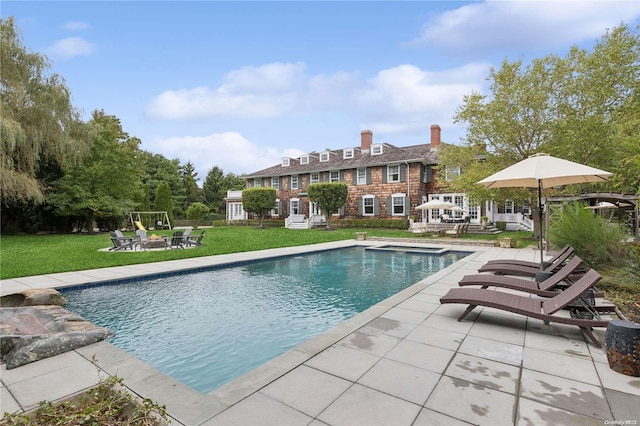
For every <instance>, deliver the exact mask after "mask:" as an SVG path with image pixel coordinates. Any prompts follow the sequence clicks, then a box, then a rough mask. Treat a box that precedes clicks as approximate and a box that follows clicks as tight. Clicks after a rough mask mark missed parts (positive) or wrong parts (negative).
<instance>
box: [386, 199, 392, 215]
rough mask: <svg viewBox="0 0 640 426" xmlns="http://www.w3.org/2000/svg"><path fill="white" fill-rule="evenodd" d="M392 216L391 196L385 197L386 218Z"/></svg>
mask: <svg viewBox="0 0 640 426" xmlns="http://www.w3.org/2000/svg"><path fill="white" fill-rule="evenodd" d="M391 215H393V204H392V203H391V196H388V197H387V216H391Z"/></svg>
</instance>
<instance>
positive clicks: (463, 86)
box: [354, 63, 489, 134]
mask: <svg viewBox="0 0 640 426" xmlns="http://www.w3.org/2000/svg"><path fill="white" fill-rule="evenodd" d="M488 68H489V65H488V64H481V63H476V64H468V65H465V66H463V67H460V68H455V69H451V70H446V71H440V72H432V71H425V70H422V69H420V68H418V67H416V66H414V65H400V66H398V67H394V68H389V69H386V70H382V71H380V72H379V73H378V74H377V75H376V76H375V77H373V78H371V79H369V80H368V81H367V82H366V83H365V85H364V86H363V87H362V89H361V90H359V91H358V92H357V93H356V94H355V95H354V99H355V104H356V105H358V109H359V112H360V114H361V115H362V116H361V119H362V120H364V122H365V127H367V128H371V129H377V130H378V131H379V132H381V133H383V134H386V133H397V132H414V131H424V129H425V127H426V126H427V124H428V123H427V121H428V122H429V123H450V122H451V121H452V120H451V119H452V117H453V115H454V112H455V109H456V108H457V107H458V106H459V105H460V104H462V99H463V97H464V96H465V95H468V94H470V93H471V92H472V91H473V90H478V91H480V90H482V89H483V84H484V83H485V81H484V77H485V76H486V74H487V72H488Z"/></svg>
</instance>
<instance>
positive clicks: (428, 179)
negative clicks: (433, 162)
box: [426, 166, 433, 183]
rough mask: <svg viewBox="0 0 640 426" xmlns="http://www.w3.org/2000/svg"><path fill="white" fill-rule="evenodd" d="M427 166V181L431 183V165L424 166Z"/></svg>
mask: <svg viewBox="0 0 640 426" xmlns="http://www.w3.org/2000/svg"><path fill="white" fill-rule="evenodd" d="M426 167H427V183H431V182H433V167H431V166H426Z"/></svg>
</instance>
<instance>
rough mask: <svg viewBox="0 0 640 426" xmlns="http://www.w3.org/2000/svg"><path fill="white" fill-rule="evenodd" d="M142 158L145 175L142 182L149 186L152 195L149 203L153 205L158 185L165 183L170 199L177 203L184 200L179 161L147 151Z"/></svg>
mask: <svg viewBox="0 0 640 426" xmlns="http://www.w3.org/2000/svg"><path fill="white" fill-rule="evenodd" d="M142 156H143V157H144V159H145V173H144V175H143V177H142V181H143V182H144V183H146V184H147V185H149V191H150V193H151V195H152V198H151V202H152V203H153V196H154V194H155V193H156V189H157V188H158V185H160V183H162V182H165V183H166V184H167V185H169V188H170V189H171V195H172V198H173V199H174V200H176V202H177V203H180V202H181V201H182V199H183V198H184V195H183V194H184V187H183V185H182V178H181V176H180V160H179V159H177V158H174V159H173V160H169V159H168V158H166V157H165V156H163V155H162V154H152V153H150V152H147V151H143V152H142Z"/></svg>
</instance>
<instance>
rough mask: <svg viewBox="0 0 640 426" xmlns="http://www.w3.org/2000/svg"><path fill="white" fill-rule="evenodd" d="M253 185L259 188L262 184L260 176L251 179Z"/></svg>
mask: <svg viewBox="0 0 640 426" xmlns="http://www.w3.org/2000/svg"><path fill="white" fill-rule="evenodd" d="M253 186H254V187H256V188H259V187H261V186H262V179H260V178H255V179H253Z"/></svg>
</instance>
